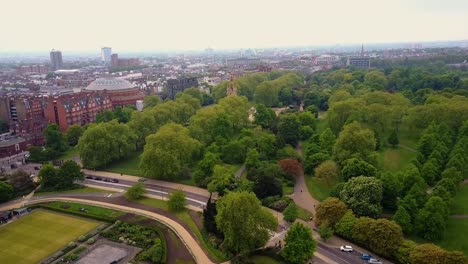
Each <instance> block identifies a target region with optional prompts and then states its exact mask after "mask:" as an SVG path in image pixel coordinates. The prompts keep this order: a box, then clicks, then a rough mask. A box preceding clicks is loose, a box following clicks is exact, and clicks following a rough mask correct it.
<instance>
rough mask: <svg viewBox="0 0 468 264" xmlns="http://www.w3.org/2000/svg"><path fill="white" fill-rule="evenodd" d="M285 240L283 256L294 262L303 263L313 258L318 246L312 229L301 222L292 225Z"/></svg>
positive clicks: (294, 263)
mask: <svg viewBox="0 0 468 264" xmlns="http://www.w3.org/2000/svg"><path fill="white" fill-rule="evenodd" d="M284 241H285V245H284V250H283V251H282V252H281V256H283V258H284V259H285V260H286V261H288V263H292V264H301V263H304V262H306V261H307V260H309V259H311V258H312V257H313V256H314V252H315V250H316V248H317V242H316V241H315V240H314V238H313V237H312V233H311V231H310V229H309V228H307V227H305V226H304V225H303V224H301V223H295V224H293V225H292V226H291V228H290V229H289V231H288V233H287V234H286V238H285V240H284Z"/></svg>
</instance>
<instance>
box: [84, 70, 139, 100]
mask: <svg viewBox="0 0 468 264" xmlns="http://www.w3.org/2000/svg"><path fill="white" fill-rule="evenodd" d="M95 91H105V92H107V94H108V95H109V97H110V100H111V102H112V107H114V108H115V107H118V106H125V105H135V104H136V102H137V101H138V100H143V97H144V95H143V93H142V92H141V91H140V89H138V87H136V86H135V85H133V84H132V83H130V82H129V81H127V80H124V79H119V78H114V77H107V78H98V79H96V80H95V81H94V82H92V83H91V84H90V85H88V87H86V88H85V89H84V92H85V93H90V92H91V93H92V92H95Z"/></svg>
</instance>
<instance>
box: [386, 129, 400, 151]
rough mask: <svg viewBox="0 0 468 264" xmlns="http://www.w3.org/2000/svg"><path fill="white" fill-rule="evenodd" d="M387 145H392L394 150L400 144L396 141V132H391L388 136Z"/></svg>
mask: <svg viewBox="0 0 468 264" xmlns="http://www.w3.org/2000/svg"><path fill="white" fill-rule="evenodd" d="M387 141H388V144H390V145H392V147H393V148H396V147H397V146H398V144H400V140H399V139H398V134H397V131H396V130H393V131H392V133H390V135H389V136H388V139H387Z"/></svg>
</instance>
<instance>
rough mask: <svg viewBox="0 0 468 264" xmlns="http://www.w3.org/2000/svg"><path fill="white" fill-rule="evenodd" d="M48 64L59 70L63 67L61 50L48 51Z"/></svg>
mask: <svg viewBox="0 0 468 264" xmlns="http://www.w3.org/2000/svg"><path fill="white" fill-rule="evenodd" d="M50 64H51V66H52V69H53V70H54V71H55V70H60V69H62V67H63V60H62V52H61V51H59V50H52V51H51V52H50Z"/></svg>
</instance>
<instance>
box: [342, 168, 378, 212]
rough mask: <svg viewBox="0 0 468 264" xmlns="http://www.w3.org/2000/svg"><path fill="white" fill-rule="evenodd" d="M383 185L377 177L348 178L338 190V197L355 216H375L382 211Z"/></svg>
mask: <svg viewBox="0 0 468 264" xmlns="http://www.w3.org/2000/svg"><path fill="white" fill-rule="evenodd" d="M382 195H383V187H382V182H381V181H380V180H379V179H376V178H372V177H365V176H359V177H354V178H352V179H351V180H349V181H348V182H347V183H346V184H345V186H344V188H343V190H342V191H341V192H340V199H341V200H342V201H343V202H344V203H345V204H346V205H347V206H348V207H349V208H350V209H351V210H353V212H354V213H355V214H356V215H357V216H372V217H377V216H379V215H380V213H381V211H382V207H381V205H380V202H381V201H382Z"/></svg>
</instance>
